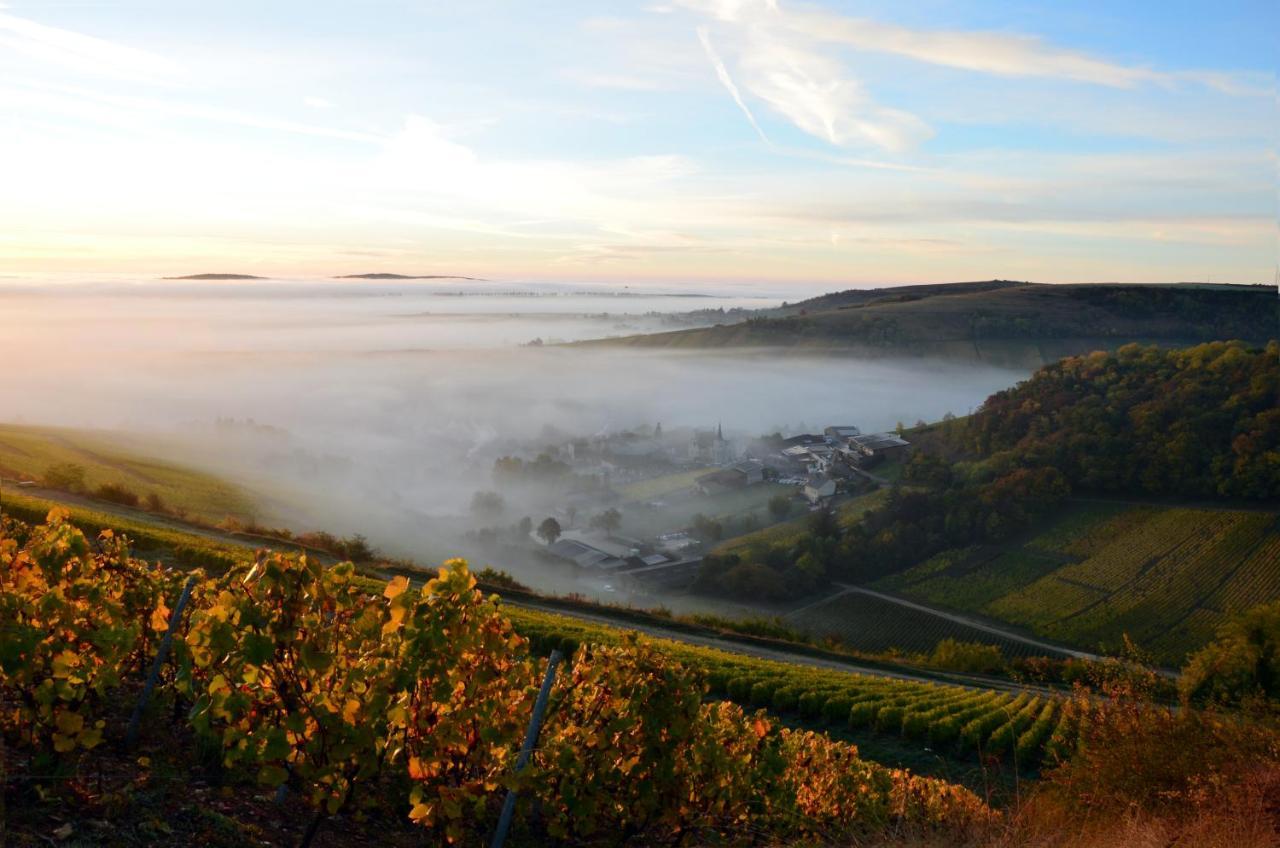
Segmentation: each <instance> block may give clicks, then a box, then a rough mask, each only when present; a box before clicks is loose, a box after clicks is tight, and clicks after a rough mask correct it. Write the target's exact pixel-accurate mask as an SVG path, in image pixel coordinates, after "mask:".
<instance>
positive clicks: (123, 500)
mask: <svg viewBox="0 0 1280 848" xmlns="http://www.w3.org/2000/svg"><path fill="white" fill-rule="evenodd" d="M93 496H94V497H96V498H98V499H99V500H104V501H110V502H111V503H117V504H121V505H123V506H132V507H136V506H137V505H138V504H139V503H141V501H140V500H139V498H138V496H137V495H135V494H134V493H133V492H131V491H129V490H128V489H126V488H125V487H124V486H121V485H120V484H119V483H103V484H102V485H101V486H99V487H98V488H97V489H95V490H94V492H93Z"/></svg>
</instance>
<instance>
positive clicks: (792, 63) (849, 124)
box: [698, 3, 932, 152]
mask: <svg viewBox="0 0 1280 848" xmlns="http://www.w3.org/2000/svg"><path fill="white" fill-rule="evenodd" d="M716 9H717V10H718V11H716V14H715V15H714V17H716V18H717V19H718V20H719V21H720V22H721V25H722V29H723V31H724V34H725V37H726V39H727V40H728V41H729V42H730V43H731V45H732V48H733V54H734V56H735V58H736V60H737V66H738V71H739V74H738V78H739V79H740V80H741V81H742V85H743V88H745V89H746V90H747V91H748V92H750V93H751V94H752V95H753V96H754V97H757V98H759V99H760V100H762V101H764V102H765V103H767V104H768V105H769V107H770V108H771V109H772V110H773V111H774V112H776V113H778V114H779V115H781V116H783V117H784V118H786V119H787V120H789V121H791V123H793V124H794V125H795V126H797V127H798V128H800V129H801V130H803V131H804V132H806V133H808V134H810V135H813V136H816V137H818V138H821V139H822V140H824V141H827V142H829V143H831V144H834V145H837V146H841V147H857V146H863V147H866V146H870V147H875V148H879V149H883V150H889V151H895V152H896V151H902V150H906V149H908V148H910V147H912V146H914V145H915V144H917V143H918V142H920V141H921V140H923V139H926V138H928V137H929V136H930V135H931V134H932V130H930V128H929V127H928V126H927V125H926V124H925V123H924V122H923V121H922V120H920V119H919V118H918V117H916V116H915V115H912V114H910V113H909V112H906V111H904V110H901V109H892V108H888V107H885V106H881V105H879V104H877V103H875V102H874V100H873V99H872V98H871V97H870V95H869V94H868V93H867V92H866V90H865V89H864V87H863V86H862V84H861V83H860V82H859V81H858V80H857V79H855V78H853V77H852V76H851V75H850V74H849V73H848V72H847V71H846V70H845V68H844V67H843V66H842V65H841V64H840V62H838V61H837V60H835V59H833V58H831V57H829V56H826V55H823V54H822V53H821V52H820V51H819V50H818V49H816V46H815V45H814V44H813V43H811V41H812V40H811V39H808V38H806V37H803V36H802V35H798V34H797V33H796V32H795V31H794V29H793V28H792V27H790V26H789V25H787V24H786V17H787V16H786V14H785V13H783V12H782V11H780V10H779V9H778V7H777V6H776V5H773V4H771V3H764V4H750V5H748V4H722V5H721V6H720V7H716ZM698 37H699V39H700V40H701V41H702V45H703V48H704V49H705V50H706V51H707V55H708V57H709V58H710V59H711V61H712V64H713V65H714V66H715V68H716V74H717V76H718V77H719V78H720V81H721V82H722V83H724V85H725V87H726V88H728V89H729V92H730V94H731V95H733V98H734V100H735V101H736V102H737V103H738V106H739V108H741V109H742V110H743V112H744V113H745V114H746V115H747V116H748V119H749V120H750V121H751V123H752V125H753V126H755V127H756V131H757V132H759V133H760V134H761V137H762V138H763V137H764V133H763V131H762V130H760V127H759V125H758V124H757V122H756V120H755V118H754V117H753V116H752V114H751V110H750V108H749V107H748V105H747V103H746V100H745V98H744V97H743V95H742V93H741V91H740V90H739V88H738V87H737V86H736V85H735V84H734V80H733V77H731V76H730V72H729V69H728V67H727V65H726V63H725V62H724V61H722V60H721V59H720V57H719V55H718V54H717V53H716V51H714V50H713V49H712V47H711V40H710V35H709V32H708V30H707V28H706V27H699V28H698ZM766 140H767V139H766Z"/></svg>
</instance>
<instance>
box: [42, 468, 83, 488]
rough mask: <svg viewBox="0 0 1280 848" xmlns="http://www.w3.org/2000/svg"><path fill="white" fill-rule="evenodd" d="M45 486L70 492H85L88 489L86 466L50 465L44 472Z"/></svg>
mask: <svg viewBox="0 0 1280 848" xmlns="http://www.w3.org/2000/svg"><path fill="white" fill-rule="evenodd" d="M44 484H45V485H46V486H48V487H49V488H51V489H63V490H65V491H68V492H83V491H85V490H86V489H87V488H88V486H86V485H85V482H84V466H83V465H76V464H75V463H74V462H59V463H55V464H54V465H50V466H49V467H48V468H46V469H45V472H44Z"/></svg>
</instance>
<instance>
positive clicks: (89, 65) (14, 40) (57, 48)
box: [0, 6, 181, 83]
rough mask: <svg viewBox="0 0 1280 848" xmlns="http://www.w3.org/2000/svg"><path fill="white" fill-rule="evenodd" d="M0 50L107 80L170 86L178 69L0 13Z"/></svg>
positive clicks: (147, 54) (154, 57)
mask: <svg viewBox="0 0 1280 848" xmlns="http://www.w3.org/2000/svg"><path fill="white" fill-rule="evenodd" d="M3 8H4V7H3V6H0V9H3ZM0 48H8V49H11V50H14V51H17V52H19V53H22V54H24V55H26V56H28V57H30V58H32V59H35V60H37V61H40V62H48V63H53V64H57V65H68V66H72V67H75V68H77V69H81V70H90V71H93V72H95V73H99V74H106V75H109V76H120V77H130V78H136V79H145V80H147V81H150V82H157V83H163V82H170V81H172V79H173V77H174V75H175V74H178V73H180V70H181V69H180V67H179V66H178V65H177V64H176V63H174V62H172V61H170V60H169V59H166V58H165V57H163V56H159V55H157V54H155V53H151V52H148V51H146V50H141V49H138V48H136V47H130V46H127V45H123V44H116V43H115V42H112V41H107V40H105V39H102V38H95V37H94V36H90V35H84V34H82V33H78V32H73V31H71V30H68V29H61V28H59V27H52V26H48V25H46V24H41V23H37V22H35V21H32V20H28V19H27V18H20V17H18V16H16V15H10V14H8V13H6V12H3V11H0Z"/></svg>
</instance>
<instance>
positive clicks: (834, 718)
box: [822, 695, 853, 724]
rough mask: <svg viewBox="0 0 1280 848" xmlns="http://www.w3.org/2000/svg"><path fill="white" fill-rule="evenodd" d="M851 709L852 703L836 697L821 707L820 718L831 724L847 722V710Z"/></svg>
mask: <svg viewBox="0 0 1280 848" xmlns="http://www.w3.org/2000/svg"><path fill="white" fill-rule="evenodd" d="M852 708H853V701H851V700H850V699H849V698H846V697H844V696H842V695H836V696H833V697H831V698H828V699H827V702H826V703H825V704H823V705H822V717H823V718H824V719H826V720H827V721H829V722H831V723H832V724H836V723H839V722H842V721H847V720H848V718H849V710H850V709H852Z"/></svg>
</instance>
